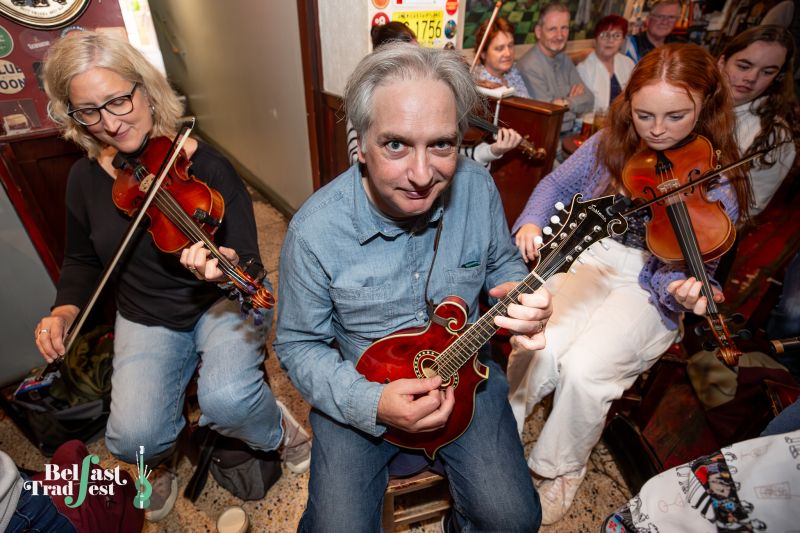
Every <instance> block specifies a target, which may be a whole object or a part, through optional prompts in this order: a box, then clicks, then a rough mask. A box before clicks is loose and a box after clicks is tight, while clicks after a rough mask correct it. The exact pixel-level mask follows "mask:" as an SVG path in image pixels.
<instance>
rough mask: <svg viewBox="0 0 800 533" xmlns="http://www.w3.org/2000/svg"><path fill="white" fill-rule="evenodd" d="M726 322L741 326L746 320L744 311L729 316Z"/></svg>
mask: <svg viewBox="0 0 800 533" xmlns="http://www.w3.org/2000/svg"><path fill="white" fill-rule="evenodd" d="M726 322H730V323H732V324H735V325H737V326H740V325H742V324H744V323H745V322H746V320H745V318H744V315H743V314H742V313H733V314H732V315H731V316H729V317H728V320H727V321H726Z"/></svg>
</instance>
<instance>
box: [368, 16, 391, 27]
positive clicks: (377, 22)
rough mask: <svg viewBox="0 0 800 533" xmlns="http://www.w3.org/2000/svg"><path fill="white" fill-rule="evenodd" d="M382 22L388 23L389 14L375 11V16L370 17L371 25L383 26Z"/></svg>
mask: <svg viewBox="0 0 800 533" xmlns="http://www.w3.org/2000/svg"><path fill="white" fill-rule="evenodd" d="M384 24H389V15H387V14H386V13H376V14H375V16H374V17H372V25H373V26H383V25H384Z"/></svg>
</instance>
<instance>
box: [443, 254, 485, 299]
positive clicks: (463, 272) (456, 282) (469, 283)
mask: <svg viewBox="0 0 800 533" xmlns="http://www.w3.org/2000/svg"><path fill="white" fill-rule="evenodd" d="M485 277H486V267H484V266H483V264H481V265H478V266H476V267H472V268H463V267H461V268H453V269H450V270H448V271H447V282H448V284H449V287H448V294H453V295H456V296H459V297H461V298H462V299H464V301H466V302H467V304H468V305H471V304H472V302H474V301H476V299H477V297H478V294H479V293H480V291H481V289H482V288H483V281H484V278H485ZM470 311H472V308H470Z"/></svg>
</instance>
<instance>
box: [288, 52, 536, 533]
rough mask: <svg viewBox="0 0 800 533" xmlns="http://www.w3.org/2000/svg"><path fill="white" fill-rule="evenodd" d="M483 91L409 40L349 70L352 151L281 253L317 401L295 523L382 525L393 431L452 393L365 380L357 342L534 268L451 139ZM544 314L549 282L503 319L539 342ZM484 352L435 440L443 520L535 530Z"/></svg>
mask: <svg viewBox="0 0 800 533" xmlns="http://www.w3.org/2000/svg"><path fill="white" fill-rule="evenodd" d="M478 101H479V100H478V95H477V93H476V89H475V86H474V83H473V81H472V79H471V77H470V75H469V71H468V68H467V66H466V65H465V64H464V62H463V61H462V59H461V58H460V56H459V55H458V54H457V53H456V52H451V51H444V50H433V49H427V48H422V47H419V46H415V45H409V44H392V45H386V46H383V47H381V48H379V49H378V50H376V51H375V52H373V53H372V54H370V55H369V56H367V57H366V58H364V59H363V60H362V61H361V63H360V64H359V65H358V67H356V70H355V72H354V73H353V74H352V76H351V77H350V81H349V82H348V84H347V88H346V89H345V109H346V112H347V116H348V118H349V119H350V120H351V121H352V123H353V125H354V127H355V128H356V130H357V131H358V138H359V146H358V158H359V164H356V165H353V166H352V167H351V168H350V169H349V170H347V171H346V172H345V173H343V174H342V175H340V176H339V177H337V178H336V179H335V180H334V181H333V182H331V183H330V184H328V185H327V186H325V187H324V188H322V189H321V190H319V191H317V192H316V193H315V194H314V195H313V196H312V197H311V198H310V199H309V200H308V201H307V202H306V203H305V204H304V205H303V206H302V207H301V208H300V210H299V211H298V212H297V214H296V215H295V216H294V217H293V218H292V221H291V223H290V224H289V229H288V232H287V234H286V240H285V241H284V244H283V249H282V252H281V264H280V276H279V277H280V289H279V293H280V297H281V305H280V306H279V312H278V327H277V339H276V341H275V345H274V346H275V351H276V352H277V354H278V357H279V359H280V361H281V364H282V365H283V367H284V368H285V369H286V370H287V372H288V374H289V377H290V378H291V380H292V382H293V383H294V384H295V386H296V387H297V388H298V389H299V390H300V392H301V393H302V394H303V395H304V396H305V398H306V399H307V400H308V401H309V403H311V405H312V406H313V409H312V411H311V415H310V420H311V426H312V428H313V431H314V439H315V443H314V446H313V447H312V454H313V455H312V460H311V479H310V481H309V496H308V503H307V507H306V511H305V513H304V514H303V517H302V519H301V521H300V525H299V531H313V532H318V531H325V532H337V531H341V532H348V533H349V532H351V531H379V530H380V527H381V502H382V501H383V494H384V491H385V489H386V484H387V480H388V465H389V463H390V461H392V459H393V458H394V457H395V456H397V454H398V453H399V452H400V450H401V448H399V447H398V446H396V445H394V444H392V443H391V442H389V440H386V439H384V438H383V436H384V433H385V432H386V431H387V429H389V428H392V429H393V430H401V431H403V432H406V433H408V434H416V433H422V434H423V435H424V433H423V432H430V431H435V430H438V429H441V428H443V427H444V426H445V424H446V423H447V422H448V419H449V417H450V415H451V413H452V412H453V408H454V405H455V402H456V401H457V400H456V395H455V393H454V391H453V387H452V386H448V387H442V378H441V377H440V376H439V375H433V377H427V378H422V379H417V378H412V379H396V380H393V381H389V380H386V381H385V382H373V381H369V380H367V379H366V378H365V376H364V375H362V374H360V373H359V372H358V370H357V369H356V365H357V364H358V361H359V359H360V357H361V355H362V354H363V352H364V351H365V350H366V349H367V348H368V347H369V346H370V345H371V344H372V343H373V342H375V341H378V340H379V339H382V338H384V337H386V336H388V335H390V334H392V333H394V332H396V331H398V330H400V329H405V328H411V327H417V328H420V330H424V328H426V327H430V320H431V318H432V317H431V315H430V309H431V308H432V307H433V303H432V302H441V301H442V300H443V299H444V298H445V297H447V296H448V295H457V296H459V297H460V298H461V299H462V300H463V301H464V302H466V304H467V306H468V309H469V319H470V321H471V322H472V321H474V320H475V319H476V318H477V316H478V312H477V311H478V297H479V294H480V292H481V290H482V289H485V290H488V291H489V294H490V295H491V296H492V297H495V298H500V297H503V296H504V295H505V294H507V293H508V292H509V290H510V289H511V288H512V287H514V286H515V283H514V282H515V281H519V280H522V279H523V278H524V277H525V276H526V275H527V269H526V267H525V265H524V264H523V262H522V260H521V258H520V256H519V254H518V253H517V251H516V250H515V248H514V247H513V246H512V241H511V239H510V236H509V232H508V226H507V222H506V219H505V216H504V214H503V207H502V204H501V202H500V197H499V194H498V192H497V189H496V188H495V185H494V182H493V180H492V178H491V176H490V175H489V174H488V173H487V171H486V169H485V168H483V167H482V166H480V165H478V164H476V163H475V162H473V161H470V160H468V159H465V158H459V157H458V154H457V151H458V150H457V149H458V145H459V143H460V141H461V138H462V136H463V134H464V131H466V129H467V127H468V124H467V119H468V115H469V113H470V111H472V109H473V108H474V106H475V105H476V104H477V103H478ZM551 313H552V308H551V305H550V295H549V294H548V293H547V292H546V291H545V290H544V289H540V290H539V291H537V292H535V293H531V294H521V295H520V296H519V297H518V298H517V301H516V303H513V304H510V305H509V306H508V310H507V316H498V317H496V318H495V319H494V320H495V324H496V325H497V326H499V327H504V328H507V329H509V330H510V331H512V332H514V333H516V334H517V335H519V340H520V342H523V343H525V344H527V345H530V346H539V347H541V346H543V345H544V327H545V324H546V321H547V318H548V317H549V316H550V314H551ZM437 318H438V317H437ZM374 348H375V346H373V349H371V352H372V353H373V355H374ZM423 348H424V347H422V346H421V347H420V350H419V351H422V350H423ZM487 355H488V354H486V353H484V351H482V350H481V351H480V353H479V356H478V360H479V361H480V362H481V363H483V364H484V365H486V366H487V367H488V369H489V372H488V374H489V375H488V379H487V380H486V381H484V382H483V383H481V385H480V386H478V388H477V392H476V394H475V398H474V400H475V402H474V416H473V418H472V422H471V423H470V424H469V426H468V427H467V428H466V430H465V431H464V432H463V433H461V434H460V435H454V436H453V439H454V440H453V441H452V442H450V443H449V444H446V445H444V446H443V447H441V448H439V450H438V454H437V457H438V458H441V459H442V462H443V463H444V469H445V471H446V473H447V477H448V480H449V482H450V492H451V494H452V495H453V498H454V500H455V505H454V508H455V509H456V511H455V512H454V513H453V514H452V515H450V516H449V518H448V520H447V522H446V528H449V529H450V530H458V529H461V528H467V529H469V530H480V531H486V530H491V531H525V532H530V531H536V530H537V529H538V527H539V524H540V522H541V510H540V506H539V498H538V495H537V494H536V491H535V489H534V487H533V483H532V482H531V479H530V475H529V473H528V468H527V465H526V463H525V459H524V455H523V449H522V444H521V443H520V441H519V437H518V434H517V432H516V424H515V421H514V417H513V415H512V413H511V409H510V406H509V404H508V401H507V399H506V395H507V392H508V384H507V382H506V379H505V377H504V374H503V371H502V370H501V368H500V367H499V366H498V365H497V364H496V363H494V362H492V361H491V359H490V358H489V357H487ZM470 366H471V365H470ZM462 391H463V389H462ZM461 393H462V392H461V391H459V394H461ZM420 456H421V455H420ZM421 457H424V456H421Z"/></svg>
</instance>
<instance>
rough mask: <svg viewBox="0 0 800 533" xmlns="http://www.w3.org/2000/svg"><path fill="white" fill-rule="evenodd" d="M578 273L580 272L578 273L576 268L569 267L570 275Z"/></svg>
mask: <svg viewBox="0 0 800 533" xmlns="http://www.w3.org/2000/svg"><path fill="white" fill-rule="evenodd" d="M577 272H578V271H577V270H575V267H569V273H570V274H576V273H577Z"/></svg>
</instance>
